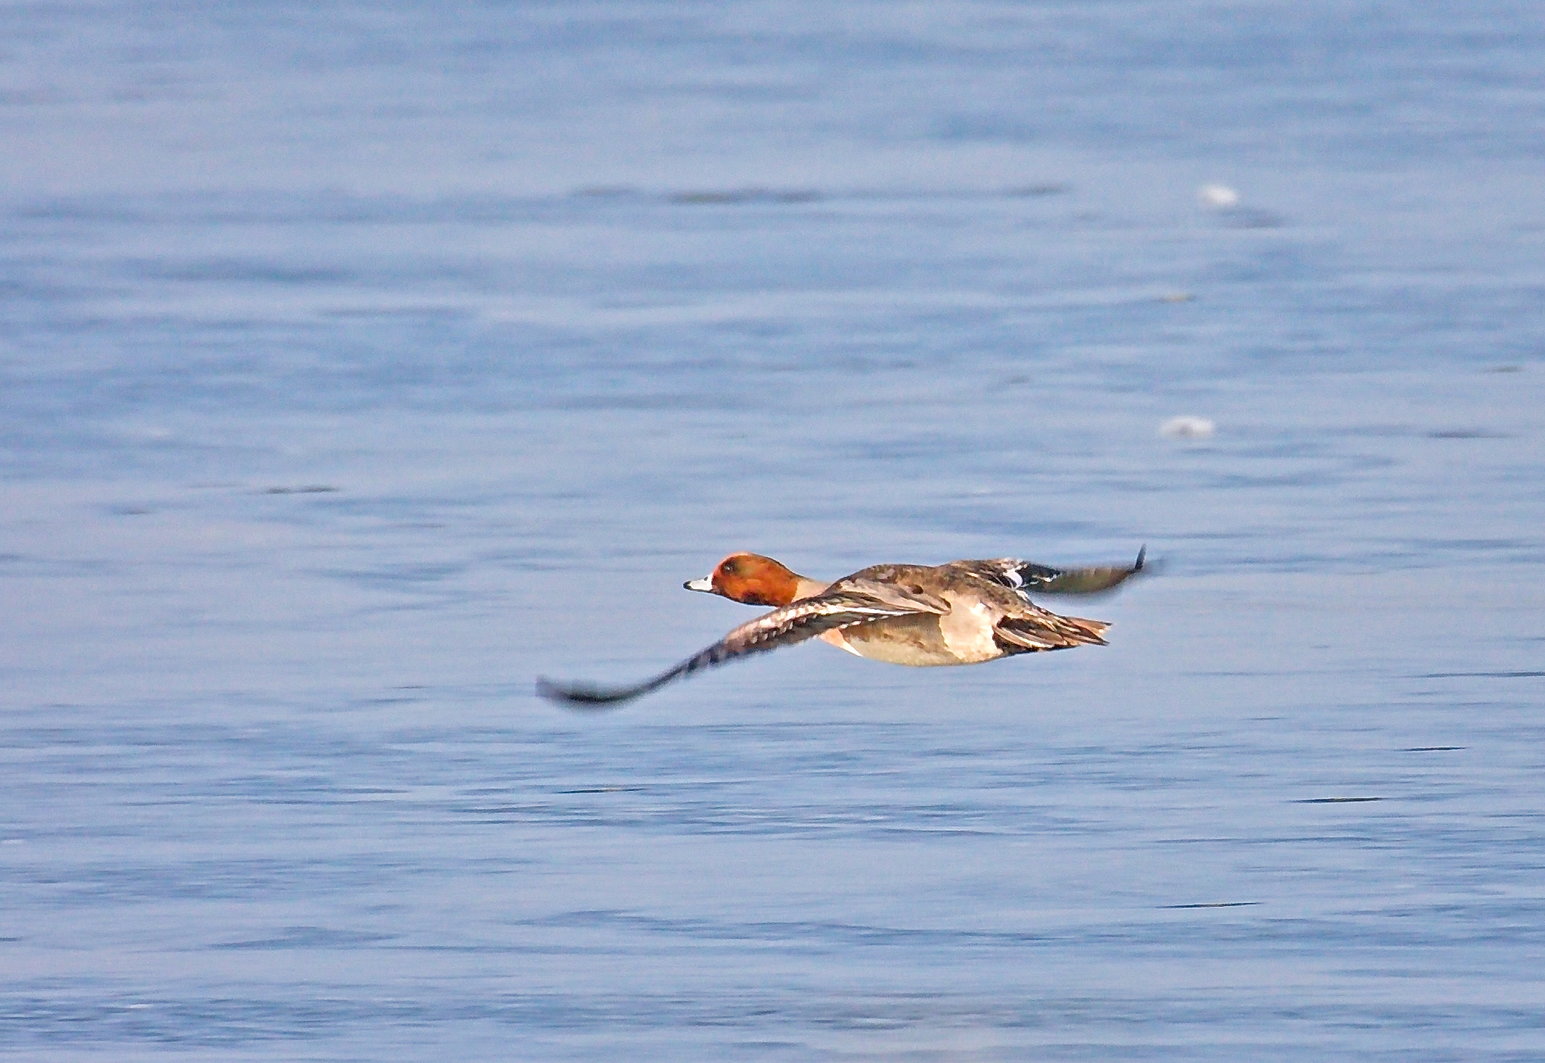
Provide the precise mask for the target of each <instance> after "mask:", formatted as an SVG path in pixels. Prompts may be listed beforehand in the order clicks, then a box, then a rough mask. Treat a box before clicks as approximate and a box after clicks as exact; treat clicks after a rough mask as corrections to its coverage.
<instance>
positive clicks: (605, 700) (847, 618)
mask: <svg viewBox="0 0 1545 1063" xmlns="http://www.w3.org/2000/svg"><path fill="white" fill-rule="evenodd" d="M917 611H918V610H917V607H916V606H915V605H902V604H896V603H890V602H885V601H881V600H879V599H877V598H875V597H873V596H872V595H869V594H864V593H861V592H856V591H827V592H826V593H825V594H818V595H816V596H815V597H813V598H803V599H801V600H799V601H797V602H794V603H792V604H790V605H785V606H784V607H783V608H781V609H774V610H773V611H772V612H770V613H763V614H762V615H761V616H759V617H757V618H756V619H755V620H752V621H749V622H747V623H744V624H742V625H740V626H739V627H738V628H736V629H735V630H733V631H731V632H730V633H729V634H728V635H725V636H724V638H722V639H720V640H719V641H718V642H716V643H714V644H713V645H712V646H709V647H708V648H707V649H705V650H702V651H701V652H699V653H695V654H693V655H692V656H691V657H688V658H687V659H686V660H684V661H682V662H681V663H680V664H678V665H676V666H675V667H673V668H667V669H666V670H665V671H663V672H661V673H660V674H659V675H657V676H655V677H653V678H652V679H646V680H644V681H643V682H641V683H634V684H633V685H631V686H621V687H595V686H589V685H586V684H559V683H554V682H552V681H551V680H547V679H538V680H537V684H536V688H537V693H538V694H541V695H542V696H543V697H545V698H550V699H551V700H553V701H557V702H561V703H563V704H565V705H568V706H569V707H571V708H576V709H603V708H610V707H612V706H614V705H620V704H622V703H623V702H625V701H631V700H633V699H634V698H636V697H640V696H642V695H644V694H647V693H649V692H650V691H651V690H656V689H658V688H659V687H662V686H664V685H665V684H666V683H669V682H670V681H671V680H673V679H681V678H684V677H686V676H689V675H691V674H692V673H693V672H697V671H701V670H702V669H704V668H712V667H713V666H715V665H719V664H724V663H725V662H726V661H733V660H735V659H736V658H739V657H746V656H749V655H750V654H753V653H765V652H766V651H768V650H773V649H777V648H778V647H779V646H792V645H793V644H794V643H796V642H804V641H805V640H806V639H812V638H815V636H817V635H819V634H821V633H822V632H825V631H833V630H836V629H838V628H845V627H852V626H853V625H855V624H864V623H868V622H869V621H871V620H879V619H882V618H884V617H888V616H902V615H905V614H907V613H915V612H917Z"/></svg>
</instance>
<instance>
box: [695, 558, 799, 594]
mask: <svg viewBox="0 0 1545 1063" xmlns="http://www.w3.org/2000/svg"><path fill="white" fill-rule="evenodd" d="M799 583H800V577H799V576H798V575H796V574H795V573H793V572H791V571H790V570H789V569H788V567H787V566H785V565H783V564H780V563H779V562H777V561H774V560H773V559H772V558H770V557H763V556H762V555H761V554H731V555H730V556H729V557H726V558H725V559H724V560H723V561H720V562H719V563H718V564H717V565H715V566H714V570H713V571H712V572H710V573H709V574H708V575H706V576H704V577H703V578H702V579H689V580H687V582H686V583H684V584H682V586H683V587H685V588H686V589H687V590H689V591H706V592H707V593H709V594H719V595H723V596H724V597H726V598H728V599H730V600H731V601H734V602H743V603H745V604H746V605H769V606H774V607H776V606H780V605H788V604H789V603H790V602H792V601H794V600H795V598H797V597H798V596H799Z"/></svg>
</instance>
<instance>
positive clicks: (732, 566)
mask: <svg viewBox="0 0 1545 1063" xmlns="http://www.w3.org/2000/svg"><path fill="white" fill-rule="evenodd" d="M719 571H720V572H722V573H723V574H724V575H726V576H734V575H738V574H739V573H740V562H739V561H738V560H736V559H735V558H730V559H729V560H727V561H725V562H724V563H723V564H721V565H720V566H719Z"/></svg>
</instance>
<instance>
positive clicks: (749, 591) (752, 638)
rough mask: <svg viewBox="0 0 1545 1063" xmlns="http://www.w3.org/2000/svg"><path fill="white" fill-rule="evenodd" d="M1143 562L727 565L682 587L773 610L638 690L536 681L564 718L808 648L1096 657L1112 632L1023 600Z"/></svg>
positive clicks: (979, 656)
mask: <svg viewBox="0 0 1545 1063" xmlns="http://www.w3.org/2000/svg"><path fill="white" fill-rule="evenodd" d="M1146 555H1147V548H1146V547H1144V548H1143V549H1141V550H1139V551H1138V554H1137V560H1136V561H1134V562H1133V563H1132V564H1131V565H1112V566H1098V567H1091V568H1074V569H1057V568H1053V567H1050V566H1047V565H1042V564H1038V563H1036V562H1031V561H1021V560H1018V559H1016V558H993V559H987V560H966V561H951V562H949V563H948V564H943V565H906V564H882V565H871V566H869V567H868V568H863V569H859V570H858V571H857V572H854V573H852V574H850V575H847V576H843V577H842V578H841V579H838V580H834V581H832V582H830V583H822V582H820V581H818V580H813V579H810V578H809V577H807V576H801V575H800V574H799V573H797V572H795V571H793V570H792V569H790V568H789V567H788V566H786V565H784V564H783V563H782V562H779V561H775V560H773V559H772V558H770V557H766V556H764V555H762V554H753V553H734V554H730V555H729V556H728V557H726V558H724V559H723V560H722V561H720V562H719V563H718V564H717V565H715V566H714V568H713V570H712V571H711V572H709V574H708V575H707V576H704V577H702V578H701V579H694V580H688V581H687V582H686V583H684V584H683V587H685V588H686V589H687V590H693V591H704V592H707V593H711V594H717V595H719V596H721V597H724V598H728V599H730V600H731V601H735V602H741V603H744V604H747V605H759V606H771V607H772V610H771V611H770V612H767V613H763V614H762V615H760V616H758V617H756V618H755V619H753V620H750V621H747V622H746V623H744V624H741V625H740V626H738V627H736V628H734V629H733V630H731V631H730V632H729V633H728V634H727V635H725V636H724V637H723V638H722V639H720V640H719V641H718V642H715V643H714V644H713V645H711V646H708V647H706V648H705V649H703V650H700V651H699V652H697V653H695V654H693V655H692V656H691V657H688V658H687V659H686V660H684V661H681V662H680V663H679V664H676V665H674V666H672V667H670V668H667V669H666V670H665V671H663V672H660V673H659V674H658V675H655V676H652V677H650V678H648V679H645V680H643V681H641V682H638V683H632V684H628V685H624V686H614V687H601V686H594V685H590V684H585V683H560V682H556V681H554V680H549V679H538V680H537V692H538V693H539V694H540V695H541V696H543V697H545V698H547V699H549V700H552V701H555V702H558V703H560V704H564V705H566V706H568V707H571V708H578V709H607V708H613V707H616V706H619V705H622V704H624V703H626V702H629V701H632V700H634V699H635V698H639V697H642V696H643V695H645V694H648V693H650V692H651V691H654V690H658V689H659V688H660V687H662V686H665V685H666V684H667V683H670V682H673V681H674V680H677V679H682V678H685V677H686V676H689V675H692V674H693V673H695V672H699V671H702V670H704V669H707V668H711V667H714V666H717V665H720V664H724V663H726V662H728V661H733V660H738V659H740V658H742V657H747V656H750V655H752V654H756V653H765V652H767V651H769V650H774V649H778V648H779V647H781V646H792V645H794V644H796V643H799V642H804V641H806V640H808V639H812V638H820V639H822V640H823V641H825V642H828V643H830V644H832V645H834V646H836V647H838V648H840V649H843V650H846V651H847V652H849V653H852V654H855V655H857V656H859V657H866V658H868V659H870V660H874V661H881V662H884V663H888V664H900V665H907V666H910V667H937V666H947V665H965V664H981V663H984V662H986V661H993V660H997V659H999V658H1002V657H1013V656H1017V655H1019V654H1022V653H1039V652H1042V651H1046V650H1062V649H1071V648H1072V647H1074V646H1104V645H1106V644H1107V643H1106V641H1105V638H1104V635H1105V632H1106V630H1108V629H1109V627H1110V624H1109V623H1107V622H1106V621H1103V620H1087V619H1084V618H1082V617H1074V616H1062V615H1060V614H1058V613H1054V612H1052V611H1050V610H1049V609H1043V608H1042V607H1040V606H1038V605H1036V604H1035V603H1034V602H1032V601H1031V600H1030V598H1029V596H1028V594H1027V593H1026V592H1027V591H1029V590H1036V591H1037V592H1045V593H1051V594H1096V593H1099V592H1102V591H1108V590H1110V589H1112V588H1114V587H1116V586H1117V585H1119V584H1121V583H1123V582H1125V581H1126V580H1128V579H1130V578H1131V577H1132V576H1134V575H1136V574H1138V573H1139V572H1142V571H1144V568H1145V558H1146Z"/></svg>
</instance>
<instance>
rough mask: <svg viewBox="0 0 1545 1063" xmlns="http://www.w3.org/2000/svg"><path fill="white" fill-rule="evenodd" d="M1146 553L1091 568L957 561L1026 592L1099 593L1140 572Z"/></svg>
mask: <svg viewBox="0 0 1545 1063" xmlns="http://www.w3.org/2000/svg"><path fill="white" fill-rule="evenodd" d="M1147 556H1148V548H1147V547H1146V546H1145V547H1143V548H1142V549H1141V550H1139V551H1138V552H1137V560H1136V561H1134V562H1132V564H1130V565H1097V566H1094V567H1090V568H1066V569H1060V568H1051V567H1050V566H1048V565H1038V564H1036V563H1035V562H1033V561H1019V560H1017V559H1015V558H1012V557H999V558H993V559H991V560H987V561H956V562H955V564H956V565H957V566H959V567H961V568H964V569H967V570H968V571H970V572H971V573H972V574H973V575H977V576H981V577H982V578H983V579H988V580H991V581H992V582H994V583H997V584H1001V585H1002V586H1004V587H1007V588H1008V589H1009V590H1011V591H1016V592H1018V593H1020V594H1025V593H1028V592H1031V591H1034V592H1035V593H1036V594H1098V593H1099V592H1101V591H1108V590H1110V589H1111V588H1113V587H1115V586H1116V585H1117V584H1119V583H1122V582H1123V581H1125V580H1127V579H1130V578H1131V577H1133V576H1135V575H1137V574H1138V573H1139V572H1141V571H1143V568H1144V561H1145V560H1146V558H1147Z"/></svg>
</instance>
